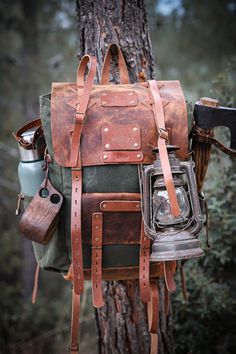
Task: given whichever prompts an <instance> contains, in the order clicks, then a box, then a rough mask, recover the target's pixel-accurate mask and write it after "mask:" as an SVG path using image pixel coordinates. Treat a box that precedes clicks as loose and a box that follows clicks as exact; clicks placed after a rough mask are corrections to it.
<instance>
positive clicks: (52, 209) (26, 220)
mask: <svg viewBox="0 0 236 354" xmlns="http://www.w3.org/2000/svg"><path fill="white" fill-rule="evenodd" d="M62 202H63V196H62V195H61V193H59V192H58V191H57V190H56V189H55V188H54V187H53V185H52V184H51V182H50V181H49V180H47V184H46V185H45V180H44V181H43V183H42V184H41V186H40V188H39V190H38V192H37V193H36V195H35V196H34V198H33V199H32V201H31V202H30V204H29V205H28V207H27V208H26V210H25V212H24V214H23V216H22V218H21V220H20V223H19V231H20V233H21V234H22V235H23V236H24V237H26V238H28V239H29V240H32V241H34V242H37V243H41V244H44V245H45V244H47V243H48V242H49V241H50V239H51V237H52V236H53V233H54V231H55V228H56V226H57V222H58V220H59V213H60V209H61V206H62Z"/></svg>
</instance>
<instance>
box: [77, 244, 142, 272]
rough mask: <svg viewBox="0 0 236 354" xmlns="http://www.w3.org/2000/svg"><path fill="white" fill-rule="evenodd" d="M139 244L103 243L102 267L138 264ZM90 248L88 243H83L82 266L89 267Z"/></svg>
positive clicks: (133, 265)
mask: <svg viewBox="0 0 236 354" xmlns="http://www.w3.org/2000/svg"><path fill="white" fill-rule="evenodd" d="M139 251H140V247H139V245H103V246H102V267H103V268H120V267H121V268H122V267H135V266H138V265H139ZM91 254H92V249H91V246H89V245H83V266H84V268H90V267H91Z"/></svg>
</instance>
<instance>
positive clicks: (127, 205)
mask: <svg viewBox="0 0 236 354" xmlns="http://www.w3.org/2000/svg"><path fill="white" fill-rule="evenodd" d="M100 209H101V211H105V212H108V211H111V212H127V211H128V212H138V211H140V210H141V204H140V200H134V201H130V200H103V201H102V202H101V203H100Z"/></svg>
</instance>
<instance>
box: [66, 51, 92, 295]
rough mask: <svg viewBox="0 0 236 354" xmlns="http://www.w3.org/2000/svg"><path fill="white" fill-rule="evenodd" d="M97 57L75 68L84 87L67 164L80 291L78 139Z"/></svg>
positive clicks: (76, 283)
mask: <svg viewBox="0 0 236 354" xmlns="http://www.w3.org/2000/svg"><path fill="white" fill-rule="evenodd" d="M88 63H89V64H90V67H89V72H88V76H87V79H86V81H85V82H84V74H85V71H86V67H87V64H88ZM96 63H97V62H96V58H95V57H90V56H89V55H85V56H84V57H83V58H82V59H81V62H80V65H79V68H78V71H77V86H83V94H82V96H81V97H79V96H78V104H77V106H76V113H75V118H74V129H73V135H72V142H71V155H70V166H71V167H72V171H71V174H72V194H71V248H72V266H73V276H74V291H75V293H76V294H82V293H83V290H84V275H83V257H82V237H81V198H82V161H81V153H80V141H81V135H82V129H83V123H84V117H85V112H86V109H87V105H88V102H89V98H90V93H91V90H92V85H93V81H94V77H95V74H96Z"/></svg>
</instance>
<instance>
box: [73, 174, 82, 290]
mask: <svg viewBox="0 0 236 354" xmlns="http://www.w3.org/2000/svg"><path fill="white" fill-rule="evenodd" d="M71 176H72V189H71V246H72V249H71V253H72V265H73V276H74V291H75V292H76V294H82V293H83V291H84V274H83V257H82V237H81V197H82V170H81V169H80V168H72V170H71Z"/></svg>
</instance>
